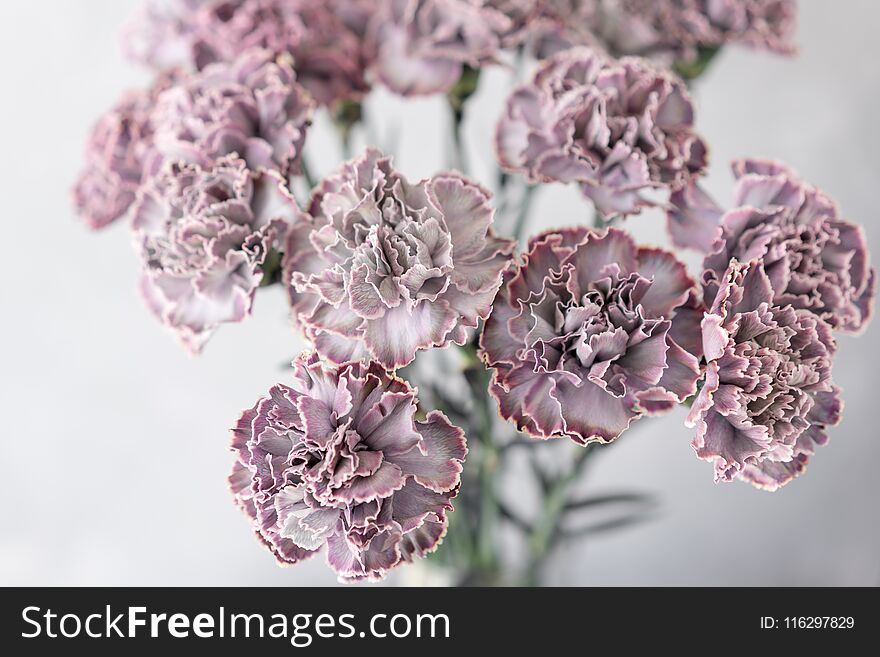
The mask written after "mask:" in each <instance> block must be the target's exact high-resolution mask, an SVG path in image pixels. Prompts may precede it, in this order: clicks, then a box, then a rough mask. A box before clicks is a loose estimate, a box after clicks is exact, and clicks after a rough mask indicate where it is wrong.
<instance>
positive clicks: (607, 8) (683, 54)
mask: <svg viewBox="0 0 880 657" xmlns="http://www.w3.org/2000/svg"><path fill="white" fill-rule="evenodd" d="M542 4H543V12H542V13H543V15H544V17H545V22H543V23H542V24H541V25H540V26H539V27H538V28H537V38H536V41H537V42H538V51H539V53H540V54H544V55H545V56H546V55H549V54H553V53H555V52H559V51H560V50H563V49H565V48H570V47H573V46H579V45H597V44H599V45H601V47H603V48H604V49H605V50H606V51H607V52H609V53H611V54H612V55H614V56H616V57H621V56H627V55H636V56H640V57H649V58H651V59H656V60H659V61H662V62H664V63H667V64H670V63H672V62H674V61H685V62H687V61H693V60H695V59H696V58H697V56H698V55H699V49H700V48H717V47H720V46H723V45H725V44H729V43H735V44H742V45H747V46H750V47H753V48H761V49H765V50H770V51H773V52H778V53H783V54H790V53H792V52H793V51H794V46H793V45H792V37H793V34H794V26H795V14H796V9H795V4H794V2H793V1H792V0H544V1H543V3H542Z"/></svg>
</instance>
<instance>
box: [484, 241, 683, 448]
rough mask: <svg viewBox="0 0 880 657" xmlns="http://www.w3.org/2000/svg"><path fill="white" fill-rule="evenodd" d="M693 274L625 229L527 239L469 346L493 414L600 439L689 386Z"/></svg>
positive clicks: (539, 431) (535, 431)
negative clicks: (484, 374) (495, 407)
mask: <svg viewBox="0 0 880 657" xmlns="http://www.w3.org/2000/svg"><path fill="white" fill-rule="evenodd" d="M693 287H694V283H693V281H692V280H691V279H690V277H689V276H688V275H687V271H686V268H685V266H684V264H683V263H681V262H679V261H678V260H677V259H676V258H675V256H673V255H672V254H671V253H668V252H666V251H663V250H660V249H653V248H638V247H637V246H636V245H635V243H634V242H633V240H632V238H631V237H630V236H629V235H628V234H627V233H626V232H624V231H622V230H619V229H616V228H611V229H608V230H606V231H605V232H601V233H597V232H593V231H590V230H588V229H586V228H570V229H566V230H562V231H556V232H554V231H550V232H545V233H543V234H541V235H539V236H537V237H535V238H533V239H532V241H531V243H530V245H529V250H528V253H527V254H526V256H525V258H524V260H523V262H522V264H520V265H519V266H515V267H511V268H510V269H508V270H507V271H506V272H505V274H504V283H503V285H502V287H501V291H500V292H499V294H498V298H497V299H496V300H495V306H494V308H493V310H492V314H491V316H490V317H489V319H488V320H487V321H486V325H485V328H484V329H483V335H482V337H481V341H480V346H481V351H482V357H483V360H484V361H485V363H486V364H487V365H488V366H489V367H491V368H494V370H495V371H494V376H493V378H492V384H491V388H490V391H491V393H492V395H493V396H495V397H496V398H497V399H498V402H499V405H500V410H501V415H502V416H503V417H504V418H505V419H508V420H513V421H515V422H516V424H517V426H518V427H519V429H520V430H522V431H526V432H528V433H529V434H531V435H533V436H536V437H539V438H553V437H561V436H567V437H569V438H571V439H572V440H574V441H575V442H577V443H579V444H586V443H589V442H593V441H599V442H603V443H607V442H611V441H612V440H614V439H615V438H617V437H618V436H619V435H620V434H621V433H623V431H625V430H626V428H627V427H628V426H629V425H630V423H631V422H632V421H633V420H635V419H637V418H639V417H640V416H642V415H644V414H646V413H649V414H654V413H659V412H663V411H666V410H669V409H670V408H672V407H673V406H674V405H676V404H678V403H681V402H682V401H684V400H685V399H686V398H687V397H689V396H690V395H692V394H694V392H695V391H696V383H697V379H698V377H699V375H700V367H699V362H698V360H697V357H696V356H695V355H694V354H693V353H690V352H688V351H686V350H685V349H684V348H683V347H682V345H688V346H690V344H692V343H694V342H695V339H698V333H697V334H696V335H694V334H693V333H694V331H695V329H697V324H696V322H695V321H694V318H695V316H696V314H697V313H698V309H697V308H696V307H694V305H693V303H692V302H693V298H694V297H693V295H694V289H693Z"/></svg>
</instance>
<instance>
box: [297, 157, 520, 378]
mask: <svg viewBox="0 0 880 657" xmlns="http://www.w3.org/2000/svg"><path fill="white" fill-rule="evenodd" d="M489 200H490V197H489V193H488V192H487V191H486V190H484V189H483V188H481V187H480V186H478V185H477V184H475V183H473V182H471V181H469V180H467V179H466V178H463V177H461V176H460V175H458V174H454V173H449V174H441V175H438V176H435V177H433V178H430V179H428V180H422V181H419V182H417V183H410V182H409V181H407V179H406V178H404V177H403V176H402V175H401V174H399V173H398V172H396V171H395V170H394V169H393V168H392V166H391V159H390V158H387V157H383V156H382V154H381V153H379V152H378V151H376V150H374V149H370V150H368V151H367V152H366V154H365V155H364V156H363V157H361V158H360V159H357V160H352V161H350V162H348V163H346V164H344V165H343V167H342V169H341V170H340V171H339V172H338V173H336V174H335V175H332V176H330V177H328V178H327V179H325V180H324V181H323V183H322V184H321V185H319V186H318V188H317V189H316V191H315V193H314V196H313V197H312V201H311V207H310V214H311V217H310V220H308V221H303V222H300V223H299V224H298V225H297V226H295V227H294V228H293V230H292V231H291V232H290V235H289V238H288V240H287V247H286V249H285V261H284V270H285V280H286V281H287V282H288V284H289V285H290V294H291V301H292V304H293V311H294V316H295V318H296V319H297V322H298V323H299V325H300V326H301V327H302V328H303V330H304V331H305V333H306V335H307V336H308V337H309V338H310V339H311V340H312V341H313V343H314V345H315V348H316V349H317V350H318V352H319V353H320V354H321V355H322V356H323V357H325V358H328V359H330V360H331V361H333V362H337V363H342V362H345V361H348V360H359V359H370V360H375V361H377V362H379V363H381V364H382V365H383V366H385V367H386V368H388V369H389V370H393V369H395V368H397V367H402V366H404V365H407V364H409V363H410V362H412V360H413V359H414V358H415V354H416V351H417V350H419V349H425V348H430V347H441V346H446V345H448V344H449V343H450V342H455V343H457V344H464V342H465V341H466V340H467V332H466V329H467V328H472V327H476V326H477V324H478V322H479V320H480V319H485V318H486V316H487V315H488V314H489V312H490V310H491V307H492V300H493V299H494V297H495V294H496V292H497V291H498V286H499V285H500V284H501V271H502V269H504V267H505V266H506V264H507V263H508V261H509V260H510V257H511V256H510V254H511V252H512V251H513V249H514V242H513V240H508V239H502V238H499V237H496V236H495V234H494V232H493V230H492V221H493V216H494V211H493V209H492V207H491V206H490V204H489Z"/></svg>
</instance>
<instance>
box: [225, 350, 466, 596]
mask: <svg viewBox="0 0 880 657" xmlns="http://www.w3.org/2000/svg"><path fill="white" fill-rule="evenodd" d="M294 366H295V373H294V380H293V384H292V386H286V385H282V384H278V385H276V386H274V387H273V388H272V389H271V390H270V391H269V395H268V396H267V397H263V398H262V399H260V400H259V401H258V402H257V403H256V405H254V407H253V408H251V409H250V410H247V411H245V412H244V413H243V414H242V416H241V418H240V419H239V420H238V423H237V424H236V426H235V428H234V429H233V431H232V433H233V439H232V449H233V450H234V451H235V452H236V455H237V457H238V458H237V461H236V463H235V465H234V467H233V470H232V475H231V476H230V477H229V483H230V487H231V489H232V493H233V495H234V496H235V501H236V502H237V503H238V504H239V505H240V506H241V507H242V508H243V509H244V510H245V512H246V513H247V515H248V517H249V518H250V519H251V522H252V524H253V526H254V530H255V531H256V534H257V536H258V537H259V539H260V540H261V541H262V542H263V543H264V544H265V545H266V547H267V548H269V550H270V551H271V552H272V553H273V554H274V555H275V557H276V559H277V560H278V561H279V563H281V564H293V563H298V562H300V561H302V560H303V559H306V558H308V557H310V556H312V555H313V554H315V553H316V552H317V551H319V550H320V549H321V548H322V547H324V546H325V545H326V548H327V562H328V563H329V565H330V567H331V568H333V570H335V571H336V572H337V573H338V574H339V577H340V578H341V579H343V580H347V581H352V580H361V579H370V580H377V579H381V578H382V577H384V576H385V574H386V573H387V572H388V571H389V570H390V569H391V568H393V567H395V566H397V565H398V564H400V563H403V562H409V561H412V559H413V557H415V556H423V555H425V554H426V553H428V552H431V551H432V550H434V549H436V547H437V545H438V544H439V543H440V540H441V539H442V538H443V535H444V533H445V532H446V525H447V517H446V512H447V511H448V510H450V509H452V498H454V497H455V495H456V494H457V493H458V485H459V480H460V475H461V471H462V462H463V461H464V459H465V456H466V454H467V447H466V443H465V439H464V433H463V432H462V430H461V429H459V428H458V427H456V426H453V425H452V424H450V423H449V420H448V419H447V418H446V416H445V415H443V413H441V412H439V411H431V412H430V413H428V415H427V416H426V417H425V419H424V420H423V421H422V420H417V419H416V405H417V399H416V394H415V392H414V391H413V389H412V388H410V386H409V385H408V384H407V383H406V382H405V381H403V380H401V379H398V378H395V377H392V376H390V375H389V374H387V373H386V372H385V370H383V369H382V367H380V366H378V365H376V364H370V365H366V364H363V363H348V364H345V365H342V366H341V367H340V368H338V369H325V368H324V367H323V366H322V365H321V364H320V362H319V359H318V356H317V355H316V354H311V355H310V356H307V355H306V354H303V356H301V357H300V358H299V359H298V360H297V361H296V362H295V363H294Z"/></svg>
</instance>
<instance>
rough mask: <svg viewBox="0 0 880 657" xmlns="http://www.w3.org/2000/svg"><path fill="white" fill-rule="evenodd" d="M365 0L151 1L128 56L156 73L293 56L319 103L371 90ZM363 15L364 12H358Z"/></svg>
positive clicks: (132, 31)
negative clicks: (249, 53)
mask: <svg viewBox="0 0 880 657" xmlns="http://www.w3.org/2000/svg"><path fill="white" fill-rule="evenodd" d="M363 6H364V3H363V0H152V1H151V2H148V3H146V5H145V6H144V8H143V10H142V12H141V13H140V14H139V15H138V16H137V18H136V20H135V21H133V22H132V26H131V28H130V31H129V34H128V35H127V39H126V44H127V48H128V52H129V55H130V56H131V57H132V58H133V59H135V60H137V61H140V62H143V63H145V64H148V65H150V66H152V67H154V68H157V69H160V70H161V69H162V68H165V67H167V66H180V67H182V68H186V69H189V70H201V69H204V68H205V67H207V66H209V65H211V64H214V63H216V62H231V61H233V60H235V59H236V58H237V57H238V56H239V55H241V54H242V53H243V52H245V51H246V50H249V49H252V48H264V49H267V50H270V51H272V52H273V53H276V54H281V53H289V54H290V55H292V57H293V61H294V68H295V69H296V73H297V77H298V79H299V81H300V83H301V84H302V85H303V86H304V87H305V88H306V89H307V90H308V91H309V93H310V94H311V95H312V96H313V97H314V98H315V100H316V101H317V102H318V103H320V104H322V105H332V104H334V103H336V102H338V101H341V100H357V99H359V98H360V97H361V96H362V95H363V94H364V93H365V92H366V91H368V90H369V87H368V86H367V83H366V81H365V79H364V71H365V69H366V60H365V50H364V40H363V34H358V33H357V32H356V31H355V29H353V28H354V27H355V26H356V25H357V23H358V22H362V19H356V16H357V15H358V14H356V13H355V10H356V9H358V8H362V7H363ZM360 15H361V16H362V15H363V12H360Z"/></svg>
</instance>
